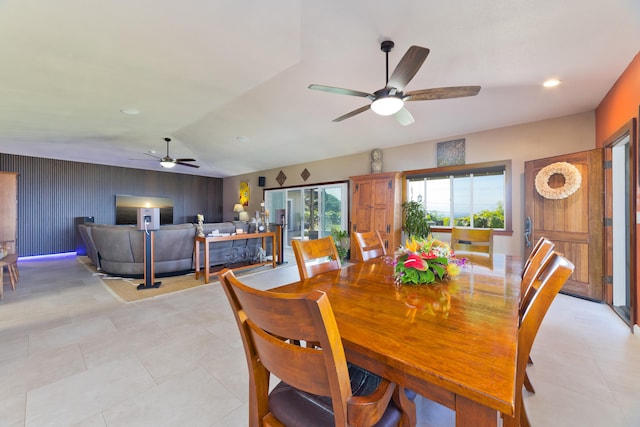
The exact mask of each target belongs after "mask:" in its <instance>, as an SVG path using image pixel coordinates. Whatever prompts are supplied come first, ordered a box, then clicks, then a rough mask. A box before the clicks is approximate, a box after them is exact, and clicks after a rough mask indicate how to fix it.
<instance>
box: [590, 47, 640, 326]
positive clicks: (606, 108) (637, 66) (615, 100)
mask: <svg viewBox="0 0 640 427" xmlns="http://www.w3.org/2000/svg"><path fill="white" fill-rule="evenodd" d="M639 106H640V53H638V54H636V56H635V58H633V60H632V61H631V63H630V64H629V65H628V66H627V69H626V70H625V71H624V73H622V75H621V76H620V77H619V78H618V80H617V81H616V83H615V84H614V85H613V87H612V88H611V89H610V90H609V93H607V95H606V96H605V97H604V99H603V100H602V102H600V105H599V106H598V108H596V147H600V148H601V147H603V146H604V143H605V142H606V141H607V139H608V138H610V137H611V136H612V135H613V134H615V133H616V131H618V130H619V129H620V128H622V126H623V125H625V124H626V123H627V122H629V121H630V120H631V119H633V118H637V117H638V108H639ZM636 122H637V120H636ZM636 135H638V130H636ZM632 147H633V148H632V149H631V153H632V156H634V157H635V155H636V154H635V153H637V152H638V141H637V140H634V141H632ZM632 164H633V165H634V171H633V174H634V175H633V176H634V182H635V183H636V188H635V194H636V200H635V211H636V212H638V209H640V186H639V185H638V184H637V183H638V179H637V177H638V172H639V171H638V165H637V163H636V162H633V163H632ZM631 241H632V244H633V242H634V241H635V248H636V265H640V224H637V223H636V227H635V233H634V234H633V235H632V236H631ZM635 290H636V291H635V295H632V299H633V298H634V297H635V301H632V303H631V305H632V307H633V313H632V319H633V320H634V323H635V324H636V325H637V326H638V325H640V268H636V270H635ZM637 326H636V327H637Z"/></svg>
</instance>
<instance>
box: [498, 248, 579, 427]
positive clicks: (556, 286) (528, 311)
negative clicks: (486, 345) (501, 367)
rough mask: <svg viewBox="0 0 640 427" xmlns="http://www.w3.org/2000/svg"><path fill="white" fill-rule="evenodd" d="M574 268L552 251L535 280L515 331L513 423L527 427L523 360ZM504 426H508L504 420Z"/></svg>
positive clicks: (526, 358) (525, 360) (527, 356)
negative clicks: (516, 337)
mask: <svg viewBox="0 0 640 427" xmlns="http://www.w3.org/2000/svg"><path fill="white" fill-rule="evenodd" d="M574 269H575V267H574V265H573V264H572V263H571V262H570V261H568V260H567V259H566V258H565V257H563V256H562V255H560V254H558V253H557V252H553V253H552V254H551V255H550V256H549V257H547V259H546V260H545V262H544V266H543V268H542V269H541V271H540V274H539V275H538V276H537V277H536V280H537V281H538V286H537V290H536V291H535V293H533V294H532V296H531V298H530V299H529V300H528V303H527V305H526V307H525V308H524V312H523V315H522V318H521V320H520V327H519V330H518V356H517V365H516V408H515V409H516V410H515V417H514V419H513V420H510V421H512V422H514V424H515V425H521V426H524V427H529V425H530V423H529V419H528V417H527V413H526V409H525V407H524V402H523V395H522V388H523V386H524V379H525V376H526V372H527V371H526V369H527V363H528V360H529V355H530V353H531V348H532V347H533V342H534V340H535V337H536V334H537V333H538V329H539V328H540V325H541V324H542V321H543V319H544V316H545V315H546V313H547V310H548V309H549V306H550V305H551V303H552V302H553V300H554V298H555V297H556V295H557V294H558V292H559V291H560V289H561V288H562V286H563V285H564V284H565V282H566V281H567V279H568V278H569V276H571V274H572V273H573V271H574ZM508 425H511V424H510V423H508Z"/></svg>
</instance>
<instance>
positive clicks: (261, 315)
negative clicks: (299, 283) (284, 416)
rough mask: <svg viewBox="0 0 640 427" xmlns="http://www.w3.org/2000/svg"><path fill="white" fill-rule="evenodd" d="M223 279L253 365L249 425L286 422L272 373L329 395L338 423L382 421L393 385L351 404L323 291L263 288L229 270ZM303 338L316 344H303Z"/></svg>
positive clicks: (294, 384) (340, 351)
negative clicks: (273, 404) (274, 408)
mask: <svg viewBox="0 0 640 427" xmlns="http://www.w3.org/2000/svg"><path fill="white" fill-rule="evenodd" d="M219 277H220V281H221V283H222V286H223V288H224V291H225V293H226V295H227V298H228V299H229V303H230V304H231V307H232V309H233V313H234V315H235V318H236V321H237V323H238V327H239V329H240V335H241V336H242V342H243V345H244V350H245V355H246V358H247V364H248V366H249V393H250V396H249V398H250V400H249V414H250V423H249V424H250V425H251V426H262V425H263V424H264V425H276V426H277V425H283V424H281V423H280V421H278V419H277V418H276V417H275V415H274V414H273V413H272V412H271V410H270V408H269V377H270V374H271V373H273V374H274V375H275V376H276V377H278V378H279V379H280V380H281V381H282V382H283V383H286V384H288V385H289V386H291V387H295V388H296V389H299V390H302V391H304V392H307V393H311V394H314V395H319V396H328V397H330V398H331V402H332V407H333V413H334V418H335V425H336V426H346V425H356V424H357V425H364V424H366V425H371V424H374V423H376V422H378V420H379V419H380V418H381V417H382V415H383V414H384V412H385V410H386V408H387V406H389V403H390V401H391V398H392V396H393V392H394V390H395V385H394V384H392V383H389V382H388V381H386V380H381V383H380V387H379V388H378V389H377V390H376V392H374V393H373V394H372V398H375V399H377V400H373V399H372V398H363V396H359V397H358V398H357V399H361V400H362V402H358V401H354V402H350V399H351V398H352V391H351V384H350V377H349V370H348V367H347V361H346V357H345V353H344V348H343V346H342V340H341V337H340V333H339V331H338V326H337V324H336V320H335V317H334V314H333V310H332V309H331V305H330V303H329V299H328V297H327V295H326V294H325V293H324V292H322V291H319V290H318V291H312V292H310V293H308V294H295V293H276V292H269V291H261V290H257V289H255V288H251V287H248V286H246V285H244V284H243V283H241V282H240V281H239V280H238V279H237V278H236V277H235V275H234V274H233V271H231V270H229V269H226V270H224V271H223V272H221V273H220V275H219ZM299 342H306V343H309V342H313V343H315V345H314V346H312V347H305V346H301V345H299V344H298V343H299ZM378 390H380V391H378ZM357 399H355V400H357ZM352 404H353V405H352ZM311 406H313V405H311ZM348 406H349V409H348ZM352 406H353V407H352ZM307 409H309V408H308V407H307Z"/></svg>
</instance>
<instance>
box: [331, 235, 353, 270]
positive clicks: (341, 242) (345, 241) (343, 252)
mask: <svg viewBox="0 0 640 427" xmlns="http://www.w3.org/2000/svg"><path fill="white" fill-rule="evenodd" d="M331 236H333V241H334V243H335V244H336V249H337V250H338V256H339V257H340V262H344V261H345V260H346V259H347V256H348V255H349V245H350V240H349V232H348V231H346V230H340V229H339V228H337V227H335V228H334V229H333V230H331Z"/></svg>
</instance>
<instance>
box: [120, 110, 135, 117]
mask: <svg viewBox="0 0 640 427" xmlns="http://www.w3.org/2000/svg"><path fill="white" fill-rule="evenodd" d="M120 112H121V113H122V114H128V115H130V116H135V115H137V114H140V110H138V109H137V108H123V109H122V110H120Z"/></svg>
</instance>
